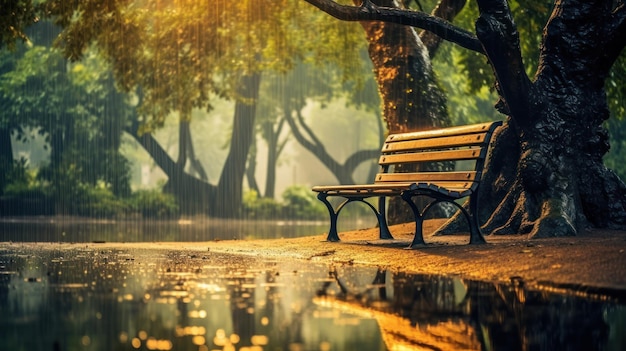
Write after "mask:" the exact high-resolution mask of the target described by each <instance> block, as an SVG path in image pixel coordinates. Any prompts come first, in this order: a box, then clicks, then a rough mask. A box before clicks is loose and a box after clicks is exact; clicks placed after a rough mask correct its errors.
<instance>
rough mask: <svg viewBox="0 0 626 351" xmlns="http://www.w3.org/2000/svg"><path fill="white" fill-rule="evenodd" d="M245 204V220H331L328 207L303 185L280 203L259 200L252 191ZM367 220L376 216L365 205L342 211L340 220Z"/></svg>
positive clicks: (292, 188)
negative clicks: (359, 218) (364, 218)
mask: <svg viewBox="0 0 626 351" xmlns="http://www.w3.org/2000/svg"><path fill="white" fill-rule="evenodd" d="M243 202H244V217H245V218H249V219H267V220H276V219H289V220H321V221H326V220H328V210H327V209H326V206H324V204H323V203H322V202H321V201H319V200H318V199H317V193H315V192H313V191H311V189H310V188H309V187H307V186H304V185H292V186H289V187H287V188H286V189H285V191H284V192H283V194H282V201H280V202H279V201H276V200H274V199H270V198H260V197H259V196H258V194H257V193H256V191H253V190H250V191H248V192H246V194H244V201H243ZM365 216H372V217H373V213H372V212H371V210H370V209H369V208H367V206H365V205H363V204H356V205H350V206H346V207H345V208H344V209H343V210H342V211H341V218H344V219H345V218H358V217H365ZM370 218H371V217H370Z"/></svg>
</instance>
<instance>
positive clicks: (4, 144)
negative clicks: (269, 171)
mask: <svg viewBox="0 0 626 351" xmlns="http://www.w3.org/2000/svg"><path fill="white" fill-rule="evenodd" d="M12 167H13V146H12V145H11V129H9V127H8V126H0V169H3V170H4V171H2V172H0V195H2V193H3V192H4V187H5V186H6V185H7V184H6V183H7V171H6V170H9V169H11V168H12Z"/></svg>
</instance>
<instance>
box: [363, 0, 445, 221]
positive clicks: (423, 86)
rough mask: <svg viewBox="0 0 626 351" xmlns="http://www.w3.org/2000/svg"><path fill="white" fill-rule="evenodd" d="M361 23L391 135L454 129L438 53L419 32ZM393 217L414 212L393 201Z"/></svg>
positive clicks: (383, 1) (407, 217) (391, 0)
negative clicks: (435, 61) (436, 65)
mask: <svg viewBox="0 0 626 351" xmlns="http://www.w3.org/2000/svg"><path fill="white" fill-rule="evenodd" d="M374 2H375V5H374V6H384V7H386V8H393V7H398V6H399V5H398V4H397V2H396V1H395V0H375V1H374ZM439 11H441V9H440V10H439ZM450 13H454V11H450ZM361 25H362V27H363V29H364V30H365V33H366V37H367V40H368V42H369V50H368V52H369V56H370V59H371V60H372V63H373V65H374V74H375V77H376V82H377V84H378V90H379V92H380V95H381V98H382V101H383V116H384V119H385V121H386V123H387V130H388V131H389V133H401V132H407V131H413V130H425V129H432V128H436V127H443V126H448V125H450V118H449V115H448V111H447V101H446V98H445V94H444V93H443V91H442V90H441V88H440V87H439V85H438V83H437V79H436V77H435V74H434V72H433V70H432V66H431V62H430V56H431V55H432V53H429V52H428V49H427V48H426V46H425V45H424V43H423V42H422V41H421V40H420V37H419V36H418V34H417V33H416V32H415V29H414V28H411V27H408V26H403V25H399V24H395V23H386V22H369V21H362V22H361ZM430 41H431V44H432V45H433V49H434V50H436V49H437V48H438V43H436V40H434V39H430ZM398 171H400V172H402V171H412V170H411V169H404V170H403V169H399V170H398ZM416 202H418V206H420V207H422V206H424V205H425V203H424V199H423V198H418V199H417V201H416ZM433 213H435V212H433ZM387 216H388V221H389V223H390V224H395V223H405V222H410V221H412V220H413V212H412V211H411V210H410V208H409V207H408V206H407V205H406V203H404V201H403V200H402V199H400V198H391V199H390V201H389V209H388V211H387Z"/></svg>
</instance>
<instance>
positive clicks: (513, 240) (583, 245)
mask: <svg viewBox="0 0 626 351" xmlns="http://www.w3.org/2000/svg"><path fill="white" fill-rule="evenodd" d="M437 224H438V223H436V222H434V221H431V222H428V221H427V223H426V227H425V232H431V231H432V229H434V228H435V226H436V225H437ZM391 231H392V233H394V237H395V239H394V240H385V241H383V240H378V239H377V235H378V234H377V230H376V229H367V230H359V231H352V232H346V233H342V234H340V236H341V238H342V241H341V242H339V243H330V242H326V241H324V240H325V235H317V236H310V237H303V238H295V239H272V240H250V241H247V240H246V241H243V240H239V241H237V240H235V241H232V240H225V241H212V242H178V243H152V244H149V247H151V248H154V249H166V250H189V251H194V252H196V251H197V252H202V251H204V252H207V251H208V252H215V253H227V254H234V255H252V256H259V257H266V258H271V259H297V260H311V261H316V262H329V263H336V264H354V265H367V266H379V267H383V268H386V269H390V270H395V271H404V272H408V273H427V274H448V275H449V274H453V275H459V276H461V277H463V278H470V279H478V280H493V281H508V280H510V279H511V278H512V277H515V278H516V279H519V278H521V279H523V280H524V281H525V282H527V283H529V284H533V285H535V286H539V287H541V286H543V287H546V288H550V289H554V288H558V289H573V290H576V291H581V290H582V291H586V292H589V293H594V292H598V293H609V294H611V295H619V297H620V298H626V233H624V232H618V231H608V230H604V231H598V230H593V231H587V232H585V233H583V234H581V235H579V236H576V237H566V238H547V239H533V240H529V239H527V238H526V237H525V236H519V235H515V236H495V237H494V236H491V237H487V241H488V243H487V244H486V245H467V242H468V237H467V235H464V236H440V237H426V241H427V242H428V243H429V244H428V246H426V247H424V248H420V249H416V250H407V249H405V248H406V247H407V246H408V243H409V242H410V241H411V239H412V231H413V226H412V225H399V226H393V227H391ZM77 245H78V244H77ZM97 245H102V246H109V247H120V248H133V247H137V248H146V243H102V244H97Z"/></svg>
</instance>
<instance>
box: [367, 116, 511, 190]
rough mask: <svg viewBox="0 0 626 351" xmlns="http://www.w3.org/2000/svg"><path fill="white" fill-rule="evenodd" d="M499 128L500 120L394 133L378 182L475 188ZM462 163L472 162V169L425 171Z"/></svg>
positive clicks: (384, 150)
mask: <svg viewBox="0 0 626 351" xmlns="http://www.w3.org/2000/svg"><path fill="white" fill-rule="evenodd" d="M500 125H502V122H501V121H498V122H488V123H481V124H474V125H466V126H458V127H450V128H443V129H435V130H430V131H421V132H409V133H401V134H391V135H389V136H388V137H387V140H385V143H384V144H383V147H382V150H381V156H380V159H379V164H380V166H381V170H380V172H379V173H378V174H377V175H376V181H375V183H377V184H392V183H397V182H402V183H406V182H411V183H430V184H435V185H437V186H440V187H445V188H448V189H451V190H458V191H462V190H467V189H471V188H474V187H475V186H476V183H475V182H478V181H480V178H481V176H482V170H483V167H484V162H485V159H486V157H487V151H488V148H489V143H490V141H491V136H492V134H493V132H494V131H495V129H496V128H497V127H498V126H500ZM463 160H470V161H473V162H474V165H473V168H472V169H471V170H467V171H458V170H455V171H446V170H445V167H439V170H437V167H434V168H433V167H430V168H431V169H429V170H428V171H422V170H424V169H426V167H425V166H426V165H428V164H432V163H433V162H447V161H463ZM398 165H402V167H401V168H402V169H403V170H401V171H400V172H402V173H398V171H397V168H399V167H397V166H398ZM407 170H408V171H407Z"/></svg>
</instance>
